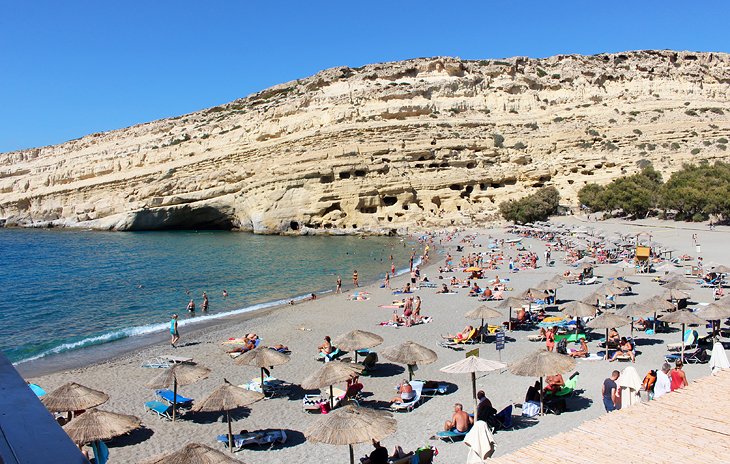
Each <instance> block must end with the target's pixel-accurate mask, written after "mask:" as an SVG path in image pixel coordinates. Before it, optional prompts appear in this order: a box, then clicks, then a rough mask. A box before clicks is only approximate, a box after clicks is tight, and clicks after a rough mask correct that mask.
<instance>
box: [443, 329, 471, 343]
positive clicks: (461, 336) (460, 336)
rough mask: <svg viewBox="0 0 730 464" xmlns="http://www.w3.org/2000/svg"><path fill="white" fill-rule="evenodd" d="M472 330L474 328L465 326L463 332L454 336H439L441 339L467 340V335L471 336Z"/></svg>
mask: <svg viewBox="0 0 730 464" xmlns="http://www.w3.org/2000/svg"><path fill="white" fill-rule="evenodd" d="M473 330H474V327H472V326H470V325H467V326H466V327H464V330H462V331H461V332H459V333H457V334H456V335H451V334H448V335H441V338H444V339H452V338H455V339H457V340H466V339H467V338H469V334H471V333H472V331H473Z"/></svg>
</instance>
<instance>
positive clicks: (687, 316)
mask: <svg viewBox="0 0 730 464" xmlns="http://www.w3.org/2000/svg"><path fill="white" fill-rule="evenodd" d="M661 318H662V322H668V323H670V324H682V335H681V337H682V340H681V341H682V357H681V358H680V359H681V360H682V361H684V328H685V326H686V325H687V324H700V325H704V324H705V320H704V319H702V318H701V317H699V316H696V315H695V314H694V313H693V312H691V311H684V310H679V311H675V312H673V313H669V314H664V315H662V316H661Z"/></svg>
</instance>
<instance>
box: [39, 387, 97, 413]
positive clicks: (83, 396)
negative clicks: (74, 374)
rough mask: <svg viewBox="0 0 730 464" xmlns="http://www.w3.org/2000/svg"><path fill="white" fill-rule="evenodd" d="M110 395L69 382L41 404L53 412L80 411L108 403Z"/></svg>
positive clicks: (42, 399) (54, 391) (46, 397)
mask: <svg viewBox="0 0 730 464" xmlns="http://www.w3.org/2000/svg"><path fill="white" fill-rule="evenodd" d="M108 399H109V395H107V394H106V393H104V392H100V391H98V390H94V389H91V388H89V387H85V386H83V385H79V384H77V383H76V382H69V383H67V384H65V385H61V386H60V387H58V388H57V389H55V390H53V391H52V392H51V393H48V394H47V395H45V396H44V397H43V398H41V402H42V403H43V404H44V405H45V406H46V409H48V410H49V411H51V412H66V411H80V410H82V409H89V408H93V407H95V406H99V405H100V404H103V403H106V402H107V400H108Z"/></svg>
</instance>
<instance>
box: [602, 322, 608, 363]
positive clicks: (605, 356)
mask: <svg viewBox="0 0 730 464" xmlns="http://www.w3.org/2000/svg"><path fill="white" fill-rule="evenodd" d="M605 351H606V352H605V354H604V355H603V359H608V327H607V328H606V350H605Z"/></svg>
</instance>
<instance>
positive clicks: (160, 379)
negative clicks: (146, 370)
mask: <svg viewBox="0 0 730 464" xmlns="http://www.w3.org/2000/svg"><path fill="white" fill-rule="evenodd" d="M160 370H161V371H162V372H160V373H159V374H158V375H156V376H155V377H153V378H152V380H150V381H149V382H147V386H148V387H150V388H169V387H170V385H172V421H173V422H175V418H176V413H177V386H178V385H190V384H192V383H195V382H197V381H198V380H202V379H205V378H206V377H208V374H210V369H208V368H207V367H203V366H200V365H197V364H175V365H174V366H172V367H170V368H168V369H160Z"/></svg>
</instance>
